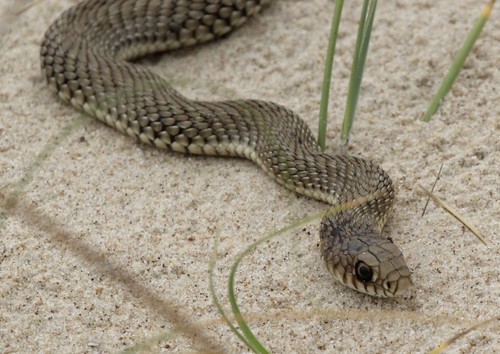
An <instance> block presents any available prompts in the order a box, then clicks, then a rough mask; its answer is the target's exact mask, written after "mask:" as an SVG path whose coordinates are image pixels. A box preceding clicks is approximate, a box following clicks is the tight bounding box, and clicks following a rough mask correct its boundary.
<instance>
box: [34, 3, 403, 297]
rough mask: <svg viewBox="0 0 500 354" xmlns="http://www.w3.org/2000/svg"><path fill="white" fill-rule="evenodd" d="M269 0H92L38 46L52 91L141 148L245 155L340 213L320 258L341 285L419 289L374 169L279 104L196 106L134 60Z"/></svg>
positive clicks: (327, 225) (390, 194) (327, 228)
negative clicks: (327, 142)
mask: <svg viewBox="0 0 500 354" xmlns="http://www.w3.org/2000/svg"><path fill="white" fill-rule="evenodd" d="M268 2H270V0H248V1H247V0H164V1H161V0H86V1H83V2H82V3H80V4H78V5H76V6H74V7H72V8H70V9H69V10H67V11H66V12H64V13H63V14H62V15H61V16H60V17H59V18H58V19H57V20H56V21H55V22H54V23H53V24H52V25H51V26H50V28H49V29H48V30H47V32H46V33H45V36H44V38H43V43H42V45H41V60H42V70H43V72H44V75H45V76H46V78H47V81H48V83H49V86H51V87H52V88H54V90H55V91H57V92H58V94H59V96H60V97H61V98H62V99H63V100H65V101H69V102H71V104H72V105H73V106H75V107H76V108H78V109H80V110H83V111H85V112H86V113H87V114H89V115H91V116H94V117H96V118H98V119H99V120H101V121H103V122H104V123H106V124H107V125H109V126H111V127H114V128H116V129H117V130H119V131H120V132H123V133H125V134H128V135H130V136H132V137H135V138H137V139H138V140H140V141H141V142H143V143H146V144H151V145H155V146H157V147H159V148H162V149H167V150H173V151H176V152H182V153H191V154H200V155H219V156H239V157H245V158H247V159H250V160H252V161H254V162H255V163H257V164H258V165H259V166H260V167H262V168H263V169H264V170H265V171H266V172H267V173H268V174H269V175H270V176H272V177H273V178H274V179H275V180H276V181H277V182H278V183H280V184H282V185H283V186H285V187H287V188H289V189H291V190H293V191H295V192H297V193H301V194H304V195H307V196H310V197H312V198H316V199H319V200H322V201H325V202H327V203H330V204H332V205H334V206H337V205H340V204H342V203H351V206H350V207H349V208H347V209H344V210H342V211H338V212H336V213H332V214H329V215H326V216H325V217H324V218H323V220H322V222H321V230H320V237H321V242H320V244H321V253H322V257H323V258H324V260H325V262H326V265H327V268H328V270H329V271H330V272H331V273H332V274H333V276H334V277H335V278H336V279H338V280H340V281H341V282H342V283H344V284H345V285H347V286H349V287H352V288H354V289H356V290H358V291H361V292H364V293H368V294H370V295H374V296H380V297H391V296H394V295H395V294H397V293H400V292H401V291H403V290H405V289H406V288H408V287H409V286H410V285H411V280H410V271H409V269H408V267H407V266H406V262H405V261H404V259H403V256H402V254H401V252H400V251H399V249H398V248H397V247H396V246H395V245H394V244H393V243H392V241H391V240H389V239H386V238H384V237H382V236H381V235H380V231H381V229H382V227H383V225H384V223H385V221H386V219H387V214H388V212H389V211H390V209H391V207H392V204H393V199H394V191H393V188H392V185H391V180H390V178H389V177H388V176H387V175H386V173H385V172H384V171H383V170H382V169H381V168H380V167H378V166H377V165H375V164H374V163H372V162H370V161H367V160H364V159H361V158H357V157H352V156H347V155H334V156H332V155H327V154H324V153H322V152H321V151H320V149H319V148H318V145H317V144H316V142H315V139H314V137H313V135H312V134H311V132H310V130H309V128H308V127H307V126H306V124H305V123H304V122H303V121H302V120H301V119H300V118H299V117H298V116H297V114H295V113H294V112H293V111H291V110H290V109H287V108H285V107H283V106H280V105H277V104H275V103H271V102H264V101H257V100H236V101H225V102H201V101H193V100H190V99H188V98H186V97H184V96H182V95H181V94H179V93H178V92H177V91H176V90H175V89H173V88H172V87H171V86H169V84H168V83H167V82H166V81H165V80H164V79H162V78H161V77H159V76H158V75H156V74H154V73H152V72H151V71H149V70H148V69H146V68H144V67H141V66H139V65H136V64H134V63H131V62H130V60H132V59H135V58H138V57H142V56H145V55H148V54H151V53H155V52H160V51H166V50H172V49H177V48H180V47H186V46H191V45H194V44H198V43H203V42H207V41H210V40H213V39H216V38H218V37H221V36H223V35H225V34H227V33H228V32H230V31H231V30H233V29H234V28H236V27H238V26H240V25H241V24H243V23H244V22H245V21H246V20H247V19H248V18H249V17H250V16H252V15H254V14H256V13H257V12H259V10H260V9H261V7H262V6H263V5H266V4H267V3H268Z"/></svg>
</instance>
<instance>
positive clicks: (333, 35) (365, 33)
mask: <svg viewBox="0 0 500 354" xmlns="http://www.w3.org/2000/svg"><path fill="white" fill-rule="evenodd" d="M343 5H344V2H343V1H337V3H336V5H335V10H334V14H333V19H332V26H331V29H330V39H329V43H328V51H327V56H326V61H325V72H324V76H323V86H322V89H321V103H320V114H319V128H318V145H319V146H320V148H321V150H325V147H326V143H325V141H326V129H327V120H328V118H327V116H328V102H329V96H330V86H331V76H332V66H333V58H334V56H335V47H336V43H337V37H338V31H339V26H340V17H341V14H342V7H343ZM376 9H377V0H372V1H370V0H364V2H363V7H362V9H361V17H360V19H359V27H358V34H357V39H356V49H355V51H354V56H353V60H352V67H351V78H350V80H349V92H348V95H347V101H346V108H345V114H344V121H343V123H342V136H341V139H342V143H343V144H346V143H347V142H348V140H349V135H350V133H351V128H352V124H353V122H354V116H355V113H356V106H357V104H358V98H359V92H360V88H361V81H362V79H363V72H364V67H365V62H366V57H367V55H368V46H369V44H370V38H371V32H372V28H373V21H374V19H375V10H376Z"/></svg>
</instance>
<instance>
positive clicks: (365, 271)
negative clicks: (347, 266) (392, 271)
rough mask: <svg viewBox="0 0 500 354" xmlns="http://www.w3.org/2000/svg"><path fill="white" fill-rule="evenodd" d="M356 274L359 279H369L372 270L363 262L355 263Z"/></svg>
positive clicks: (371, 275)
mask: <svg viewBox="0 0 500 354" xmlns="http://www.w3.org/2000/svg"><path fill="white" fill-rule="evenodd" d="M356 276H357V277H358V279H359V280H362V281H370V280H372V278H373V271H372V270H371V268H370V267H369V266H367V265H366V264H365V263H363V262H358V263H357V264H356Z"/></svg>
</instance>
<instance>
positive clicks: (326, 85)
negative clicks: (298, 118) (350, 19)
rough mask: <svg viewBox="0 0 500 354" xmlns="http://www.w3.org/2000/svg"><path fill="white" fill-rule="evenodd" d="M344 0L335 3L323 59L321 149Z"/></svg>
mask: <svg viewBox="0 0 500 354" xmlns="http://www.w3.org/2000/svg"><path fill="white" fill-rule="evenodd" d="M343 7H344V0H338V1H337V3H336V4H335V9H334V13H333V19H332V26H331V28H330V39H329V40H328V50H327V53H326V60H325V71H324V73H323V86H322V88H321V103H320V106H319V127H318V145H319V147H320V148H321V150H322V151H324V150H325V147H326V123H327V120H328V117H327V116H328V103H329V97H330V86H331V81H332V67H333V57H334V56H335V46H336V44H337V37H338V33H339V25H340V17H341V16H342V8H343Z"/></svg>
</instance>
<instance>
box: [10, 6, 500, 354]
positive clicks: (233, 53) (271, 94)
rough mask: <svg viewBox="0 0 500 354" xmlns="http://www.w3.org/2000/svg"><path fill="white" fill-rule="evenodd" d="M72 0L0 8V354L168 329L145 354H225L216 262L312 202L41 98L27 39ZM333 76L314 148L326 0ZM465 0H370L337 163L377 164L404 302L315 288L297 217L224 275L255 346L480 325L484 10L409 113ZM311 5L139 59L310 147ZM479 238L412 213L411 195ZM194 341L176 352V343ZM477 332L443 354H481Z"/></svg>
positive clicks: (499, 340)
mask: <svg viewBox="0 0 500 354" xmlns="http://www.w3.org/2000/svg"><path fill="white" fill-rule="evenodd" d="M76 2H77V1H62V0H52V1H38V2H36V3H34V4H33V6H32V7H31V8H29V9H27V10H25V11H21V10H22V9H23V8H24V7H25V6H26V5H29V4H30V3H31V2H30V1H18V0H16V1H14V0H10V1H5V0H4V1H3V2H2V5H1V11H2V15H1V16H2V17H1V21H0V22H1V25H0V26H1V27H0V31H1V38H0V40H1V48H2V50H1V52H0V63H1V64H0V77H1V86H0V198H1V199H0V202H1V207H2V209H3V212H2V215H1V220H0V234H1V238H0V299H1V300H0V352H7V353H8V352H66V353H70V352H90V353H93V352H116V351H121V350H124V349H126V348H129V347H132V346H134V345H136V344H139V343H142V342H143V341H145V340H147V339H150V338H155V337H157V336H162V335H165V336H168V334H170V333H172V332H173V331H175V330H179V333H178V334H176V335H174V336H173V337H171V338H167V339H164V340H162V341H160V343H159V344H156V342H155V341H152V344H151V345H152V346H151V350H152V352H160V351H180V352H186V351H192V350H201V349H206V348H208V347H207V346H208V345H209V344H210V343H212V344H213V345H215V348H214V349H215V350H217V351H227V352H241V351H245V350H246V349H245V347H244V346H243V345H242V343H241V342H240V341H239V340H238V339H237V338H236V336H235V335H233V334H232V333H231V332H230V331H229V329H228V328H227V326H226V325H224V324H222V322H221V320H220V317H219V315H218V313H217V311H216V309H215V307H214V305H213V303H212V300H211V297H210V293H209V288H208V266H209V261H210V257H211V254H212V247H213V244H214V239H215V237H218V239H219V240H220V245H219V251H218V256H217V259H218V261H217V266H216V270H215V281H216V286H217V291H218V294H219V295H220V296H221V298H222V301H223V304H224V306H226V308H227V307H228V305H227V296H226V293H227V290H226V282H227V277H228V273H229V269H230V267H231V265H232V264H233V262H234V260H235V257H236V255H237V254H238V253H239V252H241V251H242V250H244V249H245V248H246V247H248V245H249V244H251V243H252V242H253V241H254V240H256V239H258V238H260V237H262V236H264V235H267V234H269V233H271V232H273V231H275V230H277V229H280V228H282V227H284V226H286V225H289V224H290V223H292V222H293V221H295V220H298V219H300V218H302V217H305V216H307V215H311V214H314V213H318V212H320V211H322V210H324V209H325V208H326V205H324V204H322V203H319V202H315V201H312V200H309V199H307V198H304V197H300V196H295V195H294V194H292V193H290V192H287V191H285V190H284V189H283V188H281V187H280V186H278V185H277V184H276V183H275V182H273V181H272V180H271V179H270V178H268V177H267V176H266V175H265V174H264V173H263V172H262V171H261V170H259V169H258V168H257V167H256V166H254V165H253V164H252V163H250V162H247V161H243V160H241V161H240V160H236V159H217V158H203V157H186V156H182V155H177V154H173V153H165V152H163V151H158V150H156V149H153V148H151V147H147V146H143V145H139V144H136V143H135V142H134V141H133V140H132V139H130V138H129V137H127V136H123V135H121V134H119V133H117V132H115V131H113V130H112V129H109V128H107V127H105V126H104V125H103V124H101V123H99V122H97V121H94V120H91V119H86V118H82V115H81V114H80V113H78V112H76V111H75V110H74V109H73V108H72V107H71V106H69V105H67V104H64V103H62V102H61V101H60V100H59V99H58V98H57V97H56V96H55V95H54V94H53V93H51V92H50V91H49V90H47V87H46V84H45V82H44V80H43V79H42V75H41V73H40V69H39V58H38V53H39V44H40V40H41V37H42V35H43V32H44V31H45V29H46V28H47V27H48V26H49V24H50V23H51V22H52V21H53V20H54V19H55V18H56V17H57V16H58V14H59V13H61V12H62V11H63V10H64V9H66V8H68V7H69V6H70V5H72V4H74V3H76ZM346 3H347V4H346V6H345V9H344V17H345V20H344V22H343V24H342V28H341V36H340V42H339V44H338V54H337V57H336V60H335V68H334V75H335V78H334V83H333V100H332V101H333V104H332V108H331V114H330V115H331V117H332V119H331V123H330V129H329V133H328V137H329V139H330V141H329V146H328V151H329V152H331V153H334V152H336V151H338V146H339V143H338V141H339V139H338V137H339V126H340V120H341V119H340V117H341V115H342V112H343V108H344V99H343V97H345V93H346V88H347V83H348V75H349V74H348V73H349V68H350V63H351V55H352V54H351V53H352V50H353V47H354V40H355V35H356V33H355V32H356V30H355V28H356V27H355V26H356V23H357V19H358V16H359V15H358V13H359V9H360V1H356V2H351V1H347V2H346ZM483 3H485V2H484V1H482V2H480V4H479V2H477V1H475V0H461V1H454V2H450V1H424V0H419V1H413V0H398V1H380V2H379V8H378V12H377V18H376V22H375V32H374V35H373V38H372V43H371V50H370V54H369V57H368V62H367V67H366V71H365V79H364V83H363V93H362V97H361V99H360V106H359V109H358V116H357V121H356V122H355V128H354V134H353V136H352V139H351V142H350V145H349V147H348V150H349V152H350V153H352V154H356V155H361V156H365V157H367V158H370V159H373V160H375V161H377V162H378V163H380V164H381V165H382V166H383V167H384V169H385V170H386V171H387V172H388V173H389V175H390V176H391V177H392V178H393V181H394V183H395V185H396V187H397V190H398V197H397V202H396V206H395V210H394V213H393V215H392V217H391V218H390V220H389V222H388V225H387V227H386V229H385V231H386V232H387V233H388V234H389V235H391V237H392V238H393V239H394V241H395V242H396V244H398V245H399V246H400V247H401V248H402V250H403V252H404V254H405V256H406V259H407V261H408V263H409V265H410V268H411V269H412V271H413V280H414V282H415V286H414V287H413V289H412V291H410V292H409V293H407V294H406V296H402V297H399V298H396V299H393V300H383V299H374V298H371V297H368V296H365V295H362V294H358V293H356V292H354V291H351V290H349V289H347V288H345V287H343V286H341V285H339V284H337V283H334V282H332V278H331V276H330V275H329V274H328V272H327V271H326V270H325V267H324V266H323V263H322V261H321V259H320V257H319V252H318V235H317V234H318V225H319V221H314V222H311V223H309V224H307V225H305V226H302V227H300V228H299V229H296V230H294V231H291V232H288V233H286V234H285V235H283V236H281V237H280V238H278V239H276V240H274V241H271V242H269V243H266V244H264V245H262V246H260V247H259V248H258V250H257V251H256V252H255V253H253V254H252V255H251V256H249V257H248V259H245V260H244V261H243V263H242V265H241V269H240V271H239V273H238V275H237V293H238V296H239V302H240V304H241V306H242V310H243V311H244V313H245V314H246V315H247V318H248V320H249V323H250V326H251V328H252V329H253V330H254V332H255V334H256V335H257V337H258V338H260V339H261V341H262V342H263V343H264V344H265V345H266V346H267V347H268V348H269V349H271V350H272V351H273V352H290V351H291V352H300V353H305V352H339V351H342V352H374V353H386V352H404V353H409V352H426V351H428V350H430V349H432V348H434V347H436V346H437V345H438V344H440V343H442V342H444V341H445V340H447V339H449V338H451V337H452V336H454V335H455V334H457V333H460V332H461V331H463V330H465V329H467V328H468V327H470V326H472V325H474V324H476V323H478V322H481V321H485V320H488V319H491V318H494V317H495V316H498V315H499V306H500V296H499V295H500V291H499V290H500V289H499V278H498V269H499V267H500V259H499V256H498V249H499V248H498V245H499V242H498V220H499V216H500V215H499V214H500V210H499V209H500V208H499V202H498V191H499V177H498V175H499V172H498V166H499V163H500V158H499V139H498V136H499V116H500V104H499V102H500V94H499V92H500V85H499V83H500V72H499V65H498V63H499V62H498V60H499V58H500V31H498V29H499V28H500V16H498V15H499V11H500V9H495V10H499V11H496V12H495V11H494V12H493V14H492V18H491V19H490V22H489V23H488V24H487V25H486V28H485V32H484V33H483V34H482V35H481V38H480V39H479V41H478V43H477V46H476V48H475V49H474V51H473V53H472V56H471V57H470V58H469V59H468V60H467V63H466V67H465V70H464V71H463V72H462V74H461V75H460V77H459V80H458V81H457V83H456V84H455V86H454V88H453V90H452V92H451V94H450V95H449V96H448V98H447V99H446V102H445V103H444V105H443V106H442V108H441V110H440V111H439V113H438V114H437V115H436V116H435V117H434V119H433V121H432V122H431V123H430V124H425V123H423V122H421V121H420V118H421V115H422V114H423V112H424V111H425V109H426V108H427V105H428V103H429V101H430V99H431V97H432V95H433V93H434V92H435V91H436V89H437V86H438V84H439V82H440V80H441V78H442V76H443V75H444V73H445V72H446V70H447V69H448V67H449V64H450V62H451V59H452V57H453V55H454V53H455V52H456V50H457V48H459V46H460V44H461V43H462V41H463V39H464V38H465V35H466V33H467V31H468V30H469V28H470V27H471V26H472V23H473V20H474V19H475V18H476V16H477V15H478V14H479V13H480V11H481V8H482V6H483ZM332 10H333V3H332V2H331V1H325V0H288V1H277V2H275V3H273V4H272V5H271V6H270V7H269V8H268V9H267V10H266V11H264V12H263V14H262V15H261V16H260V17H258V18H256V19H254V20H252V21H251V22H250V23H249V24H247V25H246V26H244V28H242V29H241V30H239V31H237V33H234V34H233V35H231V36H230V37H229V38H227V39H226V40H223V41H219V42H217V43H214V44H212V45H207V46H203V47H201V48H197V49H192V50H186V51H183V52H178V53H175V54H174V55H164V56H161V57H158V58H154V59H152V60H151V59H150V60H147V61H145V63H146V65H148V66H150V67H152V68H153V69H154V70H155V71H157V72H158V73H161V75H163V76H164V77H166V78H167V77H168V78H171V79H172V80H173V82H174V83H175V85H176V86H177V87H178V88H179V89H180V90H181V91H182V92H183V93H185V94H186V95H188V96H190V97H194V98H203V99H230V98H239V97H247V98H260V99H268V100H272V101H275V102H279V103H281V104H283V105H286V106H288V107H291V108H293V109H294V110H296V111H297V112H298V113H300V114H301V116H302V117H303V118H304V119H305V120H306V121H307V122H308V123H309V124H310V126H311V127H312V128H313V131H314V132H316V125H317V123H316V121H317V115H318V107H319V91H320V87H321V80H322V70H323V60H324V55H325V51H326V41H327V37H328V30H329V26H330V17H331V13H332ZM441 164H444V166H443V172H442V175H441V179H440V181H439V182H438V184H437V187H436V189H435V192H436V193H437V194H438V195H439V196H441V197H443V198H444V199H445V200H446V201H447V202H448V203H449V204H451V205H453V206H454V207H455V208H456V209H458V210H459V211H460V212H461V213H462V214H464V215H466V216H467V217H468V218H469V219H470V220H471V221H472V222H473V223H474V224H475V225H477V226H478V228H479V229H480V231H481V232H482V233H483V234H484V236H485V237H486V238H487V239H489V240H490V242H491V244H490V246H485V245H483V244H481V243H480V242H479V241H478V240H477V239H476V238H475V237H474V236H473V235H472V234H471V233H470V232H469V231H468V230H466V229H465V228H464V227H463V226H462V225H461V224H459V223H458V222H457V221H455V220H454V219H453V218H452V217H451V216H450V215H448V214H447V213H445V212H444V211H443V210H441V209H439V208H437V207H436V206H435V205H434V204H433V203H430V204H429V207H428V209H427V213H426V215H425V216H424V217H421V213H422V209H423V207H424V204H425V200H426V198H425V197H424V196H423V195H422V193H421V192H419V189H418V188H417V186H416V184H417V183H420V184H422V185H424V186H426V187H428V188H430V187H431V185H432V183H433V182H434V180H435V178H436V174H437V172H438V170H439V167H440V165H441ZM193 337H194V338H193ZM499 346H500V335H499V326H498V321H494V322H493V323H490V324H489V325H488V326H486V327H485V328H482V329H479V330H477V331H473V332H471V333H469V334H468V335H466V336H465V337H463V338H462V339H460V340H459V341H458V342H457V343H456V344H454V345H453V346H452V348H451V349H450V350H449V351H448V353H486V352H490V353H491V352H494V351H495V350H496V351H497V352H498V351H499Z"/></svg>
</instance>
